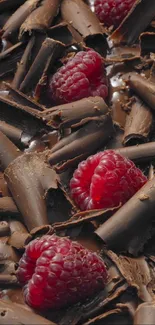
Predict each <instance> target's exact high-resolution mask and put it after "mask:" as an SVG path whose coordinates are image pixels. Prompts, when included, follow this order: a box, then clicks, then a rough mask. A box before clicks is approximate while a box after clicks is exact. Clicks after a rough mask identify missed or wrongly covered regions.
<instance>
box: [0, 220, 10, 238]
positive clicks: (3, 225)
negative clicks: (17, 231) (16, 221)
mask: <svg viewBox="0 0 155 325" xmlns="http://www.w3.org/2000/svg"><path fill="white" fill-rule="evenodd" d="M9 235H10V227H9V224H8V222H7V221H0V237H5V236H9Z"/></svg>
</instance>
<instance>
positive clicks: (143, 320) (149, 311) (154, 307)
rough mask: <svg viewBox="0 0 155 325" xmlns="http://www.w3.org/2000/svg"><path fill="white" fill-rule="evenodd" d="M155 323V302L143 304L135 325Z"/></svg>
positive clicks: (137, 313) (138, 310) (152, 324)
mask: <svg viewBox="0 0 155 325" xmlns="http://www.w3.org/2000/svg"><path fill="white" fill-rule="evenodd" d="M154 323H155V302H154V301H153V302H146V303H143V304H141V305H140V306H139V307H138V308H137V310H136V313H135V317H134V325H139V324H140V325H146V324H148V325H154Z"/></svg>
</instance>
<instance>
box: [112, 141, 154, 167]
mask: <svg viewBox="0 0 155 325" xmlns="http://www.w3.org/2000/svg"><path fill="white" fill-rule="evenodd" d="M116 152H118V153H119V154H120V155H122V156H124V157H127V158H129V159H131V160H133V161H134V162H151V161H152V160H153V159H155V142H149V143H146V144H140V145H136V146H131V147H128V148H118V149H116Z"/></svg>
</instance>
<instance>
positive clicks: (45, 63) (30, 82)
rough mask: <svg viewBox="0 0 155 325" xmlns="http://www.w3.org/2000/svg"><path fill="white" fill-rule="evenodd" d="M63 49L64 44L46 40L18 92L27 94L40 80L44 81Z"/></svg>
mask: <svg viewBox="0 0 155 325" xmlns="http://www.w3.org/2000/svg"><path fill="white" fill-rule="evenodd" d="M64 49H65V46H64V44H62V43H60V42H58V41H55V40H52V39H51V38H46V39H45V41H44V42H43V43H42V46H41V48H40V51H39V52H38V55H37V56H36V58H35V59H34V61H33V63H32V65H31V67H30V69H29V70H28V72H27V74H26V76H25V78H24V80H23V81H22V83H21V85H20V88H19V89H20V91H22V92H28V91H30V90H32V89H34V88H35V86H36V85H37V83H38V82H39V80H40V78H41V79H43V78H44V79H45V78H46V74H47V72H48V69H49V68H50V69H51V68H52V65H53V64H54V62H55V60H56V59H58V57H59V56H60V55H61V54H62V53H63V50H64Z"/></svg>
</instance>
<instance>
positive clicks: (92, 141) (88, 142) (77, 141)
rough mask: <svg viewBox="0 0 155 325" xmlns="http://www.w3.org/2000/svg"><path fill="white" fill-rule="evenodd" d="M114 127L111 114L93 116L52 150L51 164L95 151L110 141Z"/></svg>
mask: <svg viewBox="0 0 155 325" xmlns="http://www.w3.org/2000/svg"><path fill="white" fill-rule="evenodd" d="M113 132H114V129H113V124H112V120H111V117H110V115H105V116H102V117H98V118H97V117H96V118H92V120H91V121H90V122H88V123H87V124H86V125H84V126H83V127H82V128H81V129H80V130H78V131H76V132H74V133H72V134H71V135H69V136H68V137H66V138H64V139H62V140H61V141H59V142H58V144H56V145H55V146H54V147H53V148H52V149H51V151H50V154H49V158H48V160H49V163H50V164H51V165H54V164H57V163H59V162H62V161H63V160H68V159H71V158H75V157H78V156H79V155H82V154H83V153H84V154H86V153H87V154H88V156H89V155H90V154H91V153H93V152H95V151H96V150H97V149H99V148H100V147H102V146H103V145H105V144H106V142H108V140H109V138H110V137H111V136H112V135H113Z"/></svg>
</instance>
